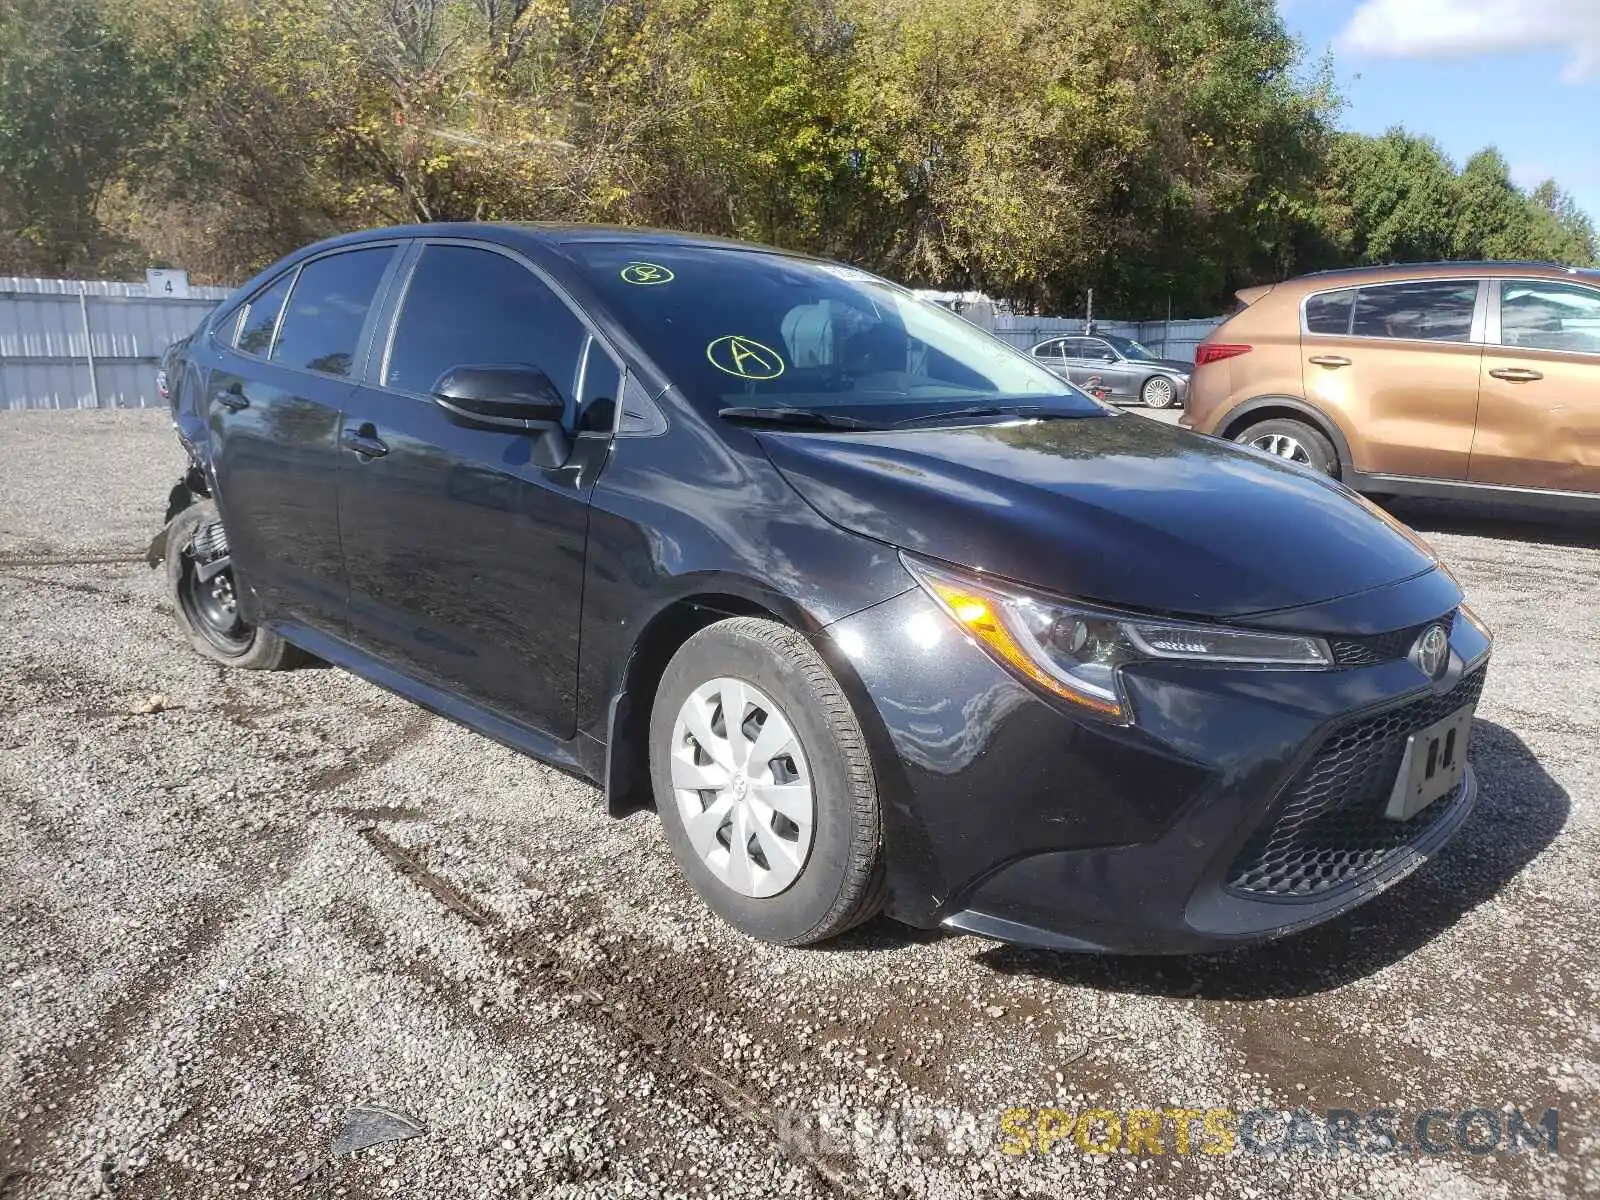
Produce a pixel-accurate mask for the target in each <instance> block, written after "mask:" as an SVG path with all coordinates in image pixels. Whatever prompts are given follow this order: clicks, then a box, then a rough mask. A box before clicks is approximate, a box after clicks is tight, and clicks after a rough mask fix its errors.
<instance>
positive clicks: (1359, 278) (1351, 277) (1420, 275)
mask: <svg viewBox="0 0 1600 1200" xmlns="http://www.w3.org/2000/svg"><path fill="white" fill-rule="evenodd" d="M1463 275H1470V276H1474V277H1486V278H1491V279H1493V278H1505V277H1509V276H1519V275H1520V276H1527V275H1533V276H1536V277H1538V278H1542V279H1562V278H1567V279H1581V280H1583V281H1585V282H1600V270H1595V269H1593V268H1588V267H1569V266H1563V265H1562V264H1561V263H1551V262H1521V261H1507V260H1498V261H1491V260H1475V261H1461V262H1444V261H1441V262H1418V263H1385V264H1382V265H1379V266H1369V267H1339V268H1336V269H1334V270H1330V271H1313V272H1312V273H1310V274H1308V275H1299V276H1296V277H1295V278H1293V279H1290V280H1287V281H1286V282H1284V283H1282V284H1279V285H1278V286H1279V287H1293V288H1300V289H1303V290H1306V291H1324V290H1327V289H1330V288H1337V287H1343V286H1355V285H1357V284H1363V283H1399V282H1404V281H1405V280H1408V279H1459V278H1461V277H1462V276H1463Z"/></svg>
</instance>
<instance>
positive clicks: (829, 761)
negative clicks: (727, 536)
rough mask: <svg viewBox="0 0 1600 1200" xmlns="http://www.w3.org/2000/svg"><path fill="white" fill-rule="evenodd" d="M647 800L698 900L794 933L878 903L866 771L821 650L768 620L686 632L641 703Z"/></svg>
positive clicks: (810, 938) (837, 925)
mask: <svg viewBox="0 0 1600 1200" xmlns="http://www.w3.org/2000/svg"><path fill="white" fill-rule="evenodd" d="M650 771H651V779H652V783H653V785H654V790H655V797H656V808H657V811H658V812H659V814H660V816H661V825H662V829H663V830H664V832H665V833H666V837H667V842H668V844H669V845H670V846H671V847H672V853H673V857H674V858H676V859H677V860H678V865H679V867H681V868H682V870H683V873H684V874H685V875H686V876H687V877H688V879H689V882H690V884H691V885H692V886H693V887H694V889H695V891H696V892H698V893H699V894H700V897H701V898H702V899H703V900H704V901H705V902H706V904H707V905H708V906H709V907H710V908H711V909H712V910H713V911H714V912H715V913H716V914H717V915H718V916H720V917H721V918H722V919H723V920H725V921H727V922H728V923H729V924H730V925H732V926H734V928H736V929H738V930H740V931H741V932H742V933H745V934H748V935H749V936H751V937H755V938H759V939H761V940H762V941H767V942H776V943H780V944H783V945H790V946H798V945H805V944H808V943H811V942H819V941H823V940H825V939H827V938H830V937H833V936H834V935H836V934H839V933H842V932H844V931H845V930H846V929H849V928H851V927H852V926H854V925H857V924H860V923H861V922H862V921H865V920H867V919H868V918H870V917H871V916H873V915H874V914H875V913H876V912H877V910H878V908H879V907H881V905H882V892H881V887H880V886H879V885H880V883H881V866H880V862H879V857H880V855H879V847H880V841H881V837H882V826H881V820H880V817H879V810H878V791H877V783H876V779H875V776H874V773H873V770H872V761H871V758H870V757H869V755H868V752H867V746H866V739H865V737H864V736H863V735H862V732H861V726H860V723H859V722H858V721H857V720H856V715H855V711H854V710H853V709H852V708H851V706H850V702H849V700H848V699H847V698H846V696H845V695H844V692H843V691H842V690H841V689H840V687H839V682H838V680H837V679H835V678H834V676H833V672H832V671H830V670H829V669H828V665H827V663H825V662H824V661H823V660H822V656H821V655H819V654H818V653H817V651H816V650H815V649H814V648H813V647H812V646H811V644H810V643H809V642H808V641H806V639H805V638H804V637H802V636H801V635H800V634H798V633H796V632H795V631H794V630H792V629H789V628H788V627H786V626H783V625H779V624H777V623H776V622H773V621H765V620H758V619H755V618H752V617H739V618H735V619H732V620H727V621H719V622H718V623H717V624H715V625H711V626H708V627H707V628H705V629H702V630H701V631H700V632H699V633H697V634H695V635H694V636H693V637H692V638H690V639H689V640H688V641H687V642H685V643H684V645H683V646H682V648H681V649H679V651H678V653H677V654H676V655H675V656H674V657H673V659H672V661H671V662H670V663H668V664H667V669H666V671H665V673H664V674H663V675H662V678H661V684H660V686H659V687H658V688H657V690H656V698H655V704H654V707H653V709H652V711H651V717H650Z"/></svg>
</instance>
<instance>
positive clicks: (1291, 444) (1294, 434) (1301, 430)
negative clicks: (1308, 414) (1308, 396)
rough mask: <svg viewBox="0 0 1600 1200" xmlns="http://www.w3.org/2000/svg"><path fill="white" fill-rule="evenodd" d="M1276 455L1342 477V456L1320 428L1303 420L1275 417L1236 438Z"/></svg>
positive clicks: (1263, 451)
mask: <svg viewBox="0 0 1600 1200" xmlns="http://www.w3.org/2000/svg"><path fill="white" fill-rule="evenodd" d="M1233 440H1234V441H1236V442H1238V443H1239V444H1240V445H1243V446H1249V447H1250V448H1251V449H1254V450H1259V451H1261V452H1262V453H1263V454H1270V455H1272V456H1273V457H1275V458H1286V459H1288V460H1289V461H1290V462H1296V463H1299V464H1300V465H1301V466H1303V467H1310V468H1311V469H1312V470H1314V471H1319V472H1321V473H1322V474H1324V475H1331V476H1333V477H1334V478H1335V479H1337V478H1338V477H1339V456H1338V454H1337V453H1335V452H1334V449H1333V443H1332V442H1330V441H1329V440H1328V439H1327V438H1326V437H1325V436H1324V435H1323V433H1322V431H1321V430H1318V429H1313V428H1312V427H1311V426H1310V425H1307V424H1306V423H1305V422H1304V421H1293V420H1289V419H1287V418H1281V417H1280V418H1275V419H1273V420H1271V421H1261V422H1258V423H1257V424H1255V425H1252V426H1250V428H1248V429H1246V430H1245V431H1244V432H1243V433H1241V434H1239V435H1238V436H1237V437H1236V438H1234V439H1233Z"/></svg>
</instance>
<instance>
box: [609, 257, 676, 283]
mask: <svg viewBox="0 0 1600 1200" xmlns="http://www.w3.org/2000/svg"><path fill="white" fill-rule="evenodd" d="M676 278H677V276H676V275H674V274H673V273H672V272H671V271H669V270H668V269H667V268H666V267H663V266H661V265H660V264H659V263H651V262H631V263H629V264H628V265H627V266H625V267H623V268H622V279H623V282H624V283H636V284H638V285H639V286H640V287H649V286H650V285H651V284H655V283H671V282H672V281H673V280H674V279H676Z"/></svg>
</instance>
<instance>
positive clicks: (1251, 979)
mask: <svg viewBox="0 0 1600 1200" xmlns="http://www.w3.org/2000/svg"><path fill="white" fill-rule="evenodd" d="M1472 737H1473V742H1472V763H1473V766H1474V767H1475V768H1476V769H1477V772H1478V782H1479V793H1478V805H1477V808H1476V810H1475V811H1474V812H1473V813H1472V815H1471V816H1470V817H1469V818H1468V820H1467V823H1466V826H1465V827H1464V828H1463V829H1462V830H1461V832H1460V833H1459V834H1458V835H1457V836H1456V838H1455V840H1454V841H1453V842H1451V843H1450V844H1448V845H1447V846H1445V848H1444V849H1443V851H1441V852H1440V854H1439V855H1438V857H1436V858H1435V859H1434V860H1433V861H1432V862H1429V863H1426V864H1424V865H1423V866H1422V867H1421V868H1420V869H1419V870H1418V871H1417V873H1416V874H1415V875H1413V876H1411V878H1409V879H1407V880H1405V881H1404V882H1402V883H1400V884H1398V885H1396V886H1395V887H1393V888H1391V889H1390V890H1389V891H1387V892H1385V893H1384V894H1383V895H1381V896H1379V897H1378V898H1377V899H1375V900H1373V901H1371V902H1370V903H1367V904H1364V905H1361V906H1360V907H1358V908H1356V909H1354V910H1352V911H1351V912H1348V913H1346V914H1345V915H1343V916H1341V917H1338V918H1335V919H1334V920H1333V921H1330V922H1328V923H1327V924H1326V925H1320V926H1318V927H1316V928H1314V929H1311V930H1308V931H1306V932H1305V933H1302V934H1298V935H1295V936H1292V937H1289V938H1286V939H1284V940H1283V941H1279V942H1269V943H1266V944H1264V945H1258V946H1254V947H1247V948H1244V949H1240V950H1233V951H1228V952H1226V953H1222V954H1208V955H1194V956H1191V957H1187V958H1185V957H1166V958H1155V957H1146V958H1134V957H1128V958H1119V957H1113V956H1098V955H1087V954H1086V955H1070V954H1058V953H1053V952H1050V951H1039V950H1024V949H1019V948H1017V947H1012V946H995V947H994V948H993V949H989V950H985V951H983V952H982V953H980V954H979V955H978V956H977V958H978V961H979V962H982V963H984V964H985V965H987V966H989V967H991V968H993V969H994V970H996V971H998V972H1000V973H1001V974H1005V975H1013V974H1025V975H1033V976H1036V977H1037V978H1040V979H1046V980H1050V981H1051V982H1054V983H1060V984H1065V985H1070V986H1075V987H1092V988H1099V989H1103V990H1106V991H1114V992H1139V993H1144V994H1147V995H1155V996H1174V997H1186V998H1187V997H1197V998H1202V999H1214V1000H1266V999H1289V998H1293V997H1297V996H1308V995H1315V994H1316V993H1319V992H1325V991H1330V990H1332V989H1334V988H1339V987H1343V986H1344V985H1345V984H1348V983H1351V982H1354V981H1355V980H1357V979H1361V978H1364V977H1365V976H1368V975H1371V974H1372V973H1374V972H1375V971H1380V970H1382V969H1383V968H1385V967H1388V966H1391V965H1393V964H1394V963H1396V962H1398V961H1400V960H1401V959H1403V958H1405V957H1406V956H1408V955H1409V954H1411V953H1412V952H1413V951H1415V950H1417V949H1418V948H1419V947H1421V946H1423V945H1425V944H1426V943H1427V942H1429V941H1430V940H1432V939H1433V938H1434V937H1436V936H1438V935H1439V934H1441V933H1443V932H1444V931H1445V930H1447V929H1449V928H1450V927H1451V926H1452V925H1454V924H1455V923H1456V922H1457V921H1459V920H1460V919H1461V918H1462V917H1464V916H1466V915H1467V914H1468V913H1470V912H1471V911H1472V910H1473V909H1475V908H1477V907H1478V905H1480V904H1483V903H1484V902H1485V901H1488V900H1491V899H1493V898H1494V897H1495V896H1496V895H1497V894H1498V893H1499V892H1500V890H1501V889H1502V888H1503V887H1505V886H1506V884H1507V883H1509V882H1510V881H1511V879H1512V878H1513V877H1514V876H1515V875H1516V874H1517V873H1518V872H1519V871H1521V870H1522V868H1523V867H1525V866H1527V865H1528V863H1530V862H1532V861H1533V859H1534V858H1535V857H1537V856H1538V854H1539V853H1540V851H1542V850H1543V849H1544V848H1545V847H1546V846H1548V845H1549V844H1550V843H1551V842H1552V841H1554V840H1555V837H1556V835H1557V834H1558V833H1560V832H1561V829H1562V827H1563V826H1564V825H1565V824H1566V821H1567V812H1568V810H1569V808H1570V807H1571V805H1570V802H1569V801H1568V798H1567V793H1566V792H1565V791H1563V790H1562V788H1561V787H1560V785H1558V784H1557V783H1556V782H1555V780H1553V779H1551V778H1550V776H1549V775H1548V774H1547V773H1546V772H1545V770H1544V768H1543V767H1542V766H1540V765H1539V760H1538V759H1537V758H1535V757H1534V755H1533V752H1532V751H1531V750H1529V749H1528V747H1527V746H1526V745H1524V744H1523V741H1522V739H1521V738H1519V737H1518V736H1517V735H1516V734H1514V733H1512V732H1511V731H1510V730H1509V729H1506V728H1504V727H1503V726H1500V725H1496V724H1494V723H1493V722H1490V721H1483V720H1479V721H1476V722H1474V724H1473V727H1472Z"/></svg>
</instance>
